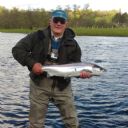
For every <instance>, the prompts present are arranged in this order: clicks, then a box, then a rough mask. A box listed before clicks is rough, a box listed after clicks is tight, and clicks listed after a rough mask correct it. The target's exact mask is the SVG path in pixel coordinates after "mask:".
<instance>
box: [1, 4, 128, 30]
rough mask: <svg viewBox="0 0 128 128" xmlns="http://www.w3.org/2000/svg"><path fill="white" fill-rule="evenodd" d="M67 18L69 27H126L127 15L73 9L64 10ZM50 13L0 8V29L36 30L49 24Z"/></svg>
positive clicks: (127, 24)
mask: <svg viewBox="0 0 128 128" xmlns="http://www.w3.org/2000/svg"><path fill="white" fill-rule="evenodd" d="M65 11H66V12H67V13H68V16H69V19H68V20H69V24H70V26H71V27H99V28H102V27H103V28H111V27H128V14H127V13H121V11H117V10H111V11H99V10H98V11H93V10H91V9H88V8H84V9H79V8H77V6H74V9H73V10H72V9H70V8H69V7H67V8H65ZM51 12H52V10H51V11H46V10H45V9H28V10H19V9H18V8H13V9H7V8H5V7H2V6H0V28H6V29H12V28H13V29H14V28H25V29H26V28H27V29H37V28H42V27H46V26H48V24H49V18H50V16H51Z"/></svg>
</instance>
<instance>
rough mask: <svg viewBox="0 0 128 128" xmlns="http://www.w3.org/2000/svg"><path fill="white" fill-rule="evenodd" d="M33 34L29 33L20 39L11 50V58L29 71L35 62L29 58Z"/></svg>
mask: <svg viewBox="0 0 128 128" xmlns="http://www.w3.org/2000/svg"><path fill="white" fill-rule="evenodd" d="M34 36H35V33H31V34H29V35H27V36H26V37H24V38H23V39H21V40H20V41H19V42H17V44H16V45H15V46H14V47H13V48H12V54H13V57H14V58H15V59H16V60H17V61H18V62H19V63H20V64H21V65H23V66H27V67H28V68H29V69H31V68H32V67H33V65H34V63H36V61H35V60H34V59H33V58H32V57H31V50H32V47H33V45H34V43H33V42H34V39H35V38H34Z"/></svg>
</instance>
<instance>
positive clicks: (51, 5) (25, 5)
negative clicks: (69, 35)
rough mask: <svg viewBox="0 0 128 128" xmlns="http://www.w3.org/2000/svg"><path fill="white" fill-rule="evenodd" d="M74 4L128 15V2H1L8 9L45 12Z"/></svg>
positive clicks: (24, 0) (46, 0)
mask: <svg viewBox="0 0 128 128" xmlns="http://www.w3.org/2000/svg"><path fill="white" fill-rule="evenodd" d="M74 4H76V5H78V6H80V8H84V6H85V5H86V4H89V9H92V10H113V9H115V10H121V12H127V13H128V0H19V1H18V0H0V6H4V7H6V8H8V9H11V8H13V7H17V8H19V9H37V8H44V9H45V10H52V9H53V10H54V9H56V7H58V6H61V7H62V9H64V8H66V6H67V5H69V6H70V7H71V8H73V5H74Z"/></svg>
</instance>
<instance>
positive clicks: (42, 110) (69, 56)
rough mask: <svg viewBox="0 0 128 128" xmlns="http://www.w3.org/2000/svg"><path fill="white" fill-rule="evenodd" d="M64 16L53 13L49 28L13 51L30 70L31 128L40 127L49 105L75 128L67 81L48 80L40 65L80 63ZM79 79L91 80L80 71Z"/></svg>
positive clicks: (69, 82)
mask: <svg viewBox="0 0 128 128" xmlns="http://www.w3.org/2000/svg"><path fill="white" fill-rule="evenodd" d="M67 18H68V17H67V14H66V12H64V11H63V10H55V11H53V12H52V16H51V19H50V23H49V26H48V27H47V28H46V29H44V30H38V31H36V32H33V33H30V34H29V35H27V36H26V37H24V38H23V39H21V40H20V41H19V42H18V43H17V44H16V45H15V46H14V47H13V49H12V53H13V56H14V58H15V59H16V60H17V61H18V62H19V63H20V64H22V65H23V66H27V67H28V69H29V71H30V114H29V121H30V128H43V127H44V122H45V115H46V112H47V108H48V103H49V101H51V102H52V103H54V104H55V105H56V106H57V107H58V108H59V110H60V113H61V116H62V119H63V121H64V124H65V127H66V128H78V127H79V123H78V119H77V114H76V110H75V106H74V103H73V102H74V101H73V95H72V90H71V80H70V78H63V77H50V78H49V77H47V73H46V72H44V71H43V65H47V64H66V63H73V62H80V61H81V50H80V47H79V45H78V44H77V42H76V40H75V39H74V37H75V34H74V32H73V31H72V30H71V29H69V28H67V24H68V21H67ZM80 77H81V78H90V77H91V74H90V73H88V72H81V73H80Z"/></svg>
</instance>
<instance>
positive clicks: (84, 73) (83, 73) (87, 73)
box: [80, 71, 92, 78]
mask: <svg viewBox="0 0 128 128" xmlns="http://www.w3.org/2000/svg"><path fill="white" fill-rule="evenodd" d="M90 77H92V74H91V73H90V72H86V71H82V72H80V78H90Z"/></svg>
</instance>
